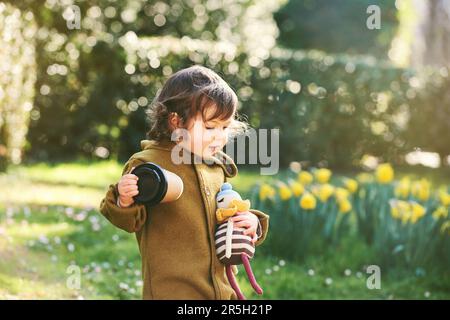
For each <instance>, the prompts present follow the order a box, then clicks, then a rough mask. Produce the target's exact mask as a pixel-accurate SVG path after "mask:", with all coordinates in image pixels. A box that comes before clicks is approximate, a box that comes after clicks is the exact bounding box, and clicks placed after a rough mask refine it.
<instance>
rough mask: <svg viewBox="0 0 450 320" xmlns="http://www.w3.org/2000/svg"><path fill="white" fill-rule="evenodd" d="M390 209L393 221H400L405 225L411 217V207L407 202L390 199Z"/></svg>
mask: <svg viewBox="0 0 450 320" xmlns="http://www.w3.org/2000/svg"><path fill="white" fill-rule="evenodd" d="M389 205H390V207H391V216H392V218H394V219H400V220H402V221H403V223H406V222H407V221H408V220H409V218H410V217H411V214H412V213H411V209H412V208H411V205H410V203H409V202H408V201H403V200H398V199H391V200H389Z"/></svg>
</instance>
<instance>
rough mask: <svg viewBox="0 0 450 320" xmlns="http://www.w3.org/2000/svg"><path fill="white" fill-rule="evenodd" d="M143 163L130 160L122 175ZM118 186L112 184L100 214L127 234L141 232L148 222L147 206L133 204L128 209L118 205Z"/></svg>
mask: <svg viewBox="0 0 450 320" xmlns="http://www.w3.org/2000/svg"><path fill="white" fill-rule="evenodd" d="M141 163H143V162H142V161H141V160H138V159H130V160H128V162H127V163H126V164H125V167H124V169H123V171H122V175H124V174H127V173H129V172H130V171H131V169H132V168H133V167H136V166H138V165H140V164H141ZM117 185H118V183H116V184H111V185H110V186H109V189H108V191H107V193H106V196H105V198H103V200H102V201H101V203H100V213H101V214H102V215H103V216H105V218H106V219H108V220H109V221H110V222H111V223H112V224H113V225H115V226H116V227H118V228H120V229H122V230H125V231H127V232H130V233H132V232H136V231H139V230H140V229H141V228H142V226H143V225H144V223H145V221H146V220H147V210H146V207H145V205H143V204H137V203H133V204H132V205H131V206H129V207H127V208H121V207H119V206H118V205H117V199H118V197H119V191H118V189H117Z"/></svg>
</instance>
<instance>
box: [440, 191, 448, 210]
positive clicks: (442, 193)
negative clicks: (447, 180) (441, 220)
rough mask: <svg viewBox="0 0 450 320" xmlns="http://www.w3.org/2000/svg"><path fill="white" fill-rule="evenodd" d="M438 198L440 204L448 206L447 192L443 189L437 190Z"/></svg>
mask: <svg viewBox="0 0 450 320" xmlns="http://www.w3.org/2000/svg"><path fill="white" fill-rule="evenodd" d="M439 200H440V201H441V204H442V205H443V206H446V207H448V206H450V194H448V193H447V191H445V190H440V191H439Z"/></svg>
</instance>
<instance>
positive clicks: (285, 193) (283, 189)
mask: <svg viewBox="0 0 450 320" xmlns="http://www.w3.org/2000/svg"><path fill="white" fill-rule="evenodd" d="M278 194H279V195H280V198H281V200H283V201H286V200H289V199H290V198H291V197H292V191H291V189H290V188H289V187H288V186H287V185H285V184H284V183H283V184H281V185H280V188H279V189H278Z"/></svg>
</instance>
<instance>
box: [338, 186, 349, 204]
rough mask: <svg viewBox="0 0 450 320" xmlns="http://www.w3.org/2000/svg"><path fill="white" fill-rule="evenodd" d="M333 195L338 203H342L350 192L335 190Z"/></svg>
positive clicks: (341, 189) (342, 189) (340, 189)
mask: <svg viewBox="0 0 450 320" xmlns="http://www.w3.org/2000/svg"><path fill="white" fill-rule="evenodd" d="M334 194H335V196H336V199H337V200H338V201H342V200H346V199H347V198H348V196H349V194H350V192H349V191H348V190H347V189H344V188H336V192H335V193H334Z"/></svg>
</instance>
